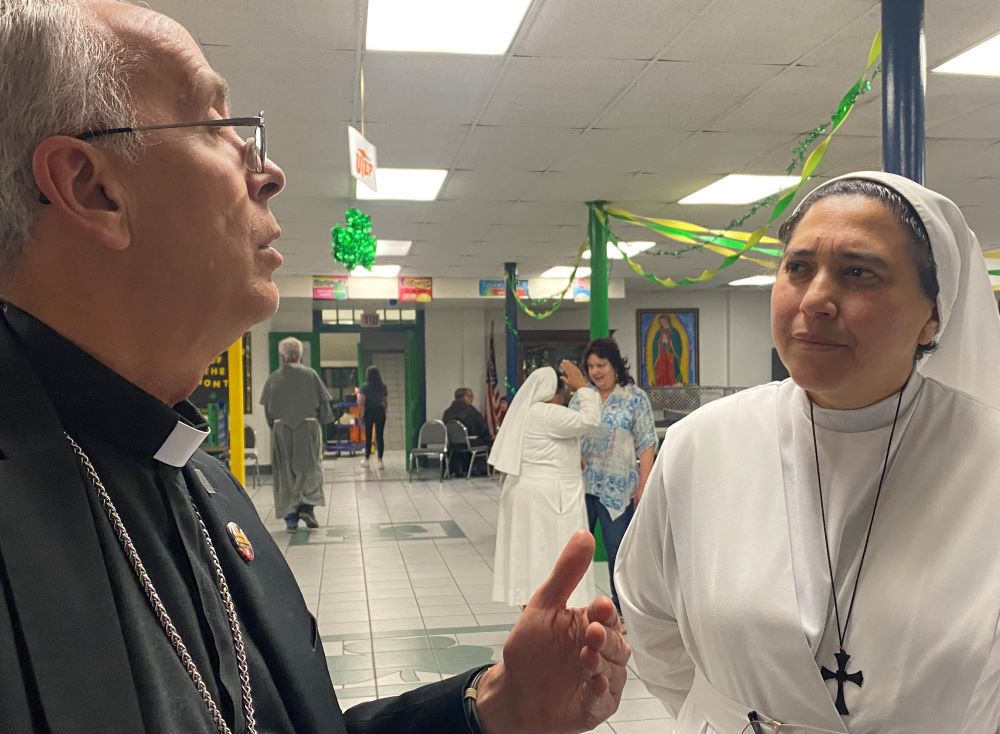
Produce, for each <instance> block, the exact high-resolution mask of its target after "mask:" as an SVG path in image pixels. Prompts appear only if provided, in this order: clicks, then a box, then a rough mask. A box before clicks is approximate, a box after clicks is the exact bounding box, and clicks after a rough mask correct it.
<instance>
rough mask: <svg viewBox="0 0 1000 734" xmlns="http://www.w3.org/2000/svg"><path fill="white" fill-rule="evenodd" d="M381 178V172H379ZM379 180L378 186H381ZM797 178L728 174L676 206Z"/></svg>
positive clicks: (750, 196)
mask: <svg viewBox="0 0 1000 734" xmlns="http://www.w3.org/2000/svg"><path fill="white" fill-rule="evenodd" d="M379 175H380V176H381V175H382V174H381V171H380V172H379ZM381 180H382V179H379V186H381V185H382V184H381ZM798 182H799V177H798V176H747V175H743V174H730V175H729V176H725V177H724V178H720V179H719V180H718V181H716V182H715V183H713V184H709V185H708V186H706V187H705V188H703V189H699V190H698V191H695V192H694V193H693V194H689V195H688V196H685V197H684V198H683V199H681V200H680V201H679V202H677V203H678V204H752V203H754V202H755V201H760V200H761V199H766V198H767V197H768V196H770V195H771V194H776V193H778V192H779V191H784V190H785V189H790V188H791V187H792V186H794V185H795V184H797V183H798Z"/></svg>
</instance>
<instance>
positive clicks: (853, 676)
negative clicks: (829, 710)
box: [819, 650, 865, 716]
mask: <svg viewBox="0 0 1000 734" xmlns="http://www.w3.org/2000/svg"><path fill="white" fill-rule="evenodd" d="M834 657H835V658H837V672H836V673H834V672H833V671H832V670H830V669H829V668H827V667H826V666H825V665H824V666H821V667H820V669H819V670H820V672H821V673H822V674H823V680H830V679H831V678H836V679H837V700H836V702H835V703H836V705H837V713H839V714H840V715H841V716H847V715H848V714H850V713H851V712H850V711H848V710H847V702H846V701H844V684H845V683H853V684H854V685H856V686H857V687H858V688H861V684H862V682H863V681H864V679H865V677H864V676H863V675H862V674H861V671H860V670H859V671H858V672H857V673H848V672H847V661H848V660H850V659H851V656H850V655H848V654H847V653H846V652H844V651H843V650H841V651H840V652H838V653H836V654H835V655H834Z"/></svg>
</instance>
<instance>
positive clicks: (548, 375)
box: [489, 367, 559, 475]
mask: <svg viewBox="0 0 1000 734" xmlns="http://www.w3.org/2000/svg"><path fill="white" fill-rule="evenodd" d="M558 385H559V378H558V377H557V376H556V371H555V370H554V369H552V368H551V367H539V368H538V369H537V370H535V371H534V372H532V373H531V374H530V375H528V379H527V380H525V381H524V384H523V385H521V387H520V389H519V390H518V391H517V393H515V395H514V399H513V400H512V401H511V403H510V407H509V408H508V409H507V415H505V416H504V419H503V424H501V426H500V432H499V433H497V439H496V441H494V442H493V450H492V451H490V458H489V462H490V464H492V465H493V467H494V468H495V469H496V470H497V471H501V472H503V473H504V474H515V475H516V474H520V472H521V445H522V442H523V440H524V430H525V428H527V425H528V412H529V411H530V410H531V406H532V405H534V404H535V403H544V402H547V401H549V400H551V399H552V396H553V395H555V394H556V388H557V387H558Z"/></svg>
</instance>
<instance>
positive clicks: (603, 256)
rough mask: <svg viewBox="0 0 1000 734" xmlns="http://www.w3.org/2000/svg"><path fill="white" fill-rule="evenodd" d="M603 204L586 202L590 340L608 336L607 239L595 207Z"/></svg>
mask: <svg viewBox="0 0 1000 734" xmlns="http://www.w3.org/2000/svg"><path fill="white" fill-rule="evenodd" d="M603 203H604V202H601V201H589V202H587V216H588V220H587V239H588V241H589V242H590V338H591V339H600V338H601V337H605V336H608V335H609V334H610V333H611V332H610V325H609V321H608V238H607V235H606V234H605V231H604V226H603V225H602V224H601V220H600V219H598V218H597V212H596V210H595V207H597V206H600V205H601V204H603Z"/></svg>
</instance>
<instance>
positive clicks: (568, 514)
mask: <svg viewBox="0 0 1000 734" xmlns="http://www.w3.org/2000/svg"><path fill="white" fill-rule="evenodd" d="M561 367H562V369H563V372H564V373H565V377H563V378H562V381H560V380H559V378H558V377H557V376H556V372H555V370H554V369H552V368H551V367H541V368H539V369H537V370H535V371H534V372H532V373H531V375H529V376H528V379H527V380H525V381H524V384H523V385H522V386H521V388H520V389H519V390H518V391H517V394H516V395H515V396H514V400H513V401H512V402H511V404H510V408H509V409H508V411H507V415H506V417H505V418H504V421H503V425H502V426H501V427H500V433H499V434H498V435H497V439H496V441H495V442H494V443H493V450H492V451H491V452H490V457H489V463H490V464H492V465H493V467H494V468H495V469H496V470H497V471H499V472H503V473H504V475H505V476H504V481H503V489H502V490H501V493H500V512H499V517H498V518H497V543H496V553H495V556H494V562H493V600H494V601H500V602H504V603H506V604H509V605H512V606H513V605H515V604H517V605H522V606H523V605H525V604H527V603H528V599H530V598H531V595H532V594H533V593H534V591H535V589H536V588H537V587H538V586H539V585H541V583H542V582H543V581H544V580H545V579H546V578H548V575H549V572H550V570H551V569H552V565H553V564H554V563H555V561H556V559H557V558H558V557H559V553H560V552H561V551H562V549H563V546H564V545H566V542H567V541H568V540H569V538H570V536H571V535H572V534H573V533H574V532H576V531H577V530H586V529H587V509H586V505H585V503H584V498H583V476H582V471H581V468H580V437H581V436H583V435H584V434H585V433H588V432H589V431H592V430H593V429H594V428H595V427H597V425H598V423H599V422H600V420H601V404H600V400H599V398H598V396H597V392H596V391H595V390H594V389H593V388H591V387H588V386H587V380H586V378H585V377H584V376H583V374H582V373H581V372H580V369H579V368H578V367H577V366H576V365H575V364H573V363H572V362H569V361H565V360H564V361H563V363H562V365H561ZM567 386H568V387H570V388H572V389H574V390H576V391H577V395H579V396H580V397H579V400H580V409H579V411H576V410H571V409H570V408H567V407H565V405H566V387H567ZM594 595H595V590H594V574H593V571H592V570H589V569H588V571H587V573H586V575H585V576H584V577H583V579H582V580H581V581H580V583H579V584H578V585H577V587H576V590H575V591H574V592H573V594H572V596H571V597H570V599H569V601H568V602H567V604H568V606H570V607H580V606H585V605H586V604H588V603H589V601H590V600H591V599H593V597H594Z"/></svg>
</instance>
